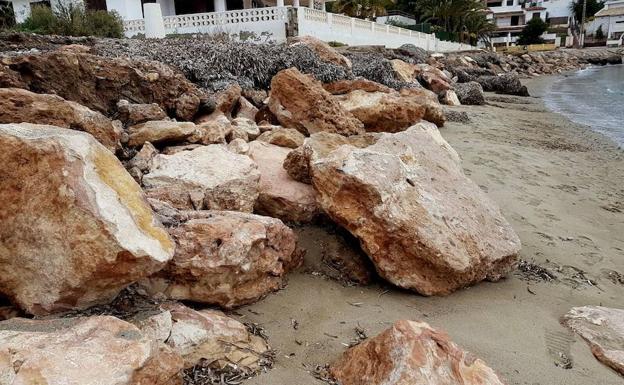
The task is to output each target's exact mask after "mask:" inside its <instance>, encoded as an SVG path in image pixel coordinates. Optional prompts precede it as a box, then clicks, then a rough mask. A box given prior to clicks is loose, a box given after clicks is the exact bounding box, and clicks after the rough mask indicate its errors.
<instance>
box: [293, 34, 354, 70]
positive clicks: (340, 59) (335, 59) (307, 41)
mask: <svg viewBox="0 0 624 385" xmlns="http://www.w3.org/2000/svg"><path fill="white" fill-rule="evenodd" d="M290 40H291V42H292V43H291V44H293V45H294V44H303V45H305V46H307V47H308V48H310V49H311V50H312V51H313V52H314V53H315V54H317V55H318V57H319V59H321V60H322V61H324V62H327V63H332V64H336V65H339V66H341V67H344V68H345V69H347V70H350V69H351V66H352V65H351V60H349V59H348V58H347V57H345V56H343V55H341V54H339V53H338V52H337V51H336V50H335V49H333V48H332V47H330V46H329V44H327V43H325V42H324V41H322V40H319V39H317V38H314V37H312V36H297V37H294V38H292V39H290Z"/></svg>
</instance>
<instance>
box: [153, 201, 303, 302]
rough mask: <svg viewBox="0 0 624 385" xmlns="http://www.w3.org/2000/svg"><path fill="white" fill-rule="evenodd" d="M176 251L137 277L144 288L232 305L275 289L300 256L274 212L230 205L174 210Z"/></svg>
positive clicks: (172, 232) (155, 291) (173, 295)
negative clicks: (224, 208)
mask: <svg viewBox="0 0 624 385" xmlns="http://www.w3.org/2000/svg"><path fill="white" fill-rule="evenodd" d="M176 221H177V222H179V223H180V224H179V225H178V226H177V227H174V228H172V229H170V233H171V235H172V236H173V238H174V240H175V241H176V245H177V247H176V253H175V256H174V258H173V260H172V261H171V262H170V263H169V264H168V265H167V267H166V268H165V269H163V270H162V271H160V272H158V273H156V274H155V275H153V276H152V277H150V278H148V279H145V280H143V281H142V282H141V283H142V285H144V286H145V287H146V288H147V289H148V291H149V292H150V293H164V294H165V295H166V296H168V297H169V298H172V299H179V300H190V301H196V302H203V303H209V304H215V305H219V306H221V307H224V308H232V307H236V306H240V305H244V304H247V303H251V302H254V301H256V300H258V299H259V298H261V297H263V296H265V295H266V294H268V293H270V292H272V291H275V290H278V289H280V288H281V285H282V283H283V280H284V275H285V274H286V273H287V272H288V271H289V270H290V269H292V268H294V267H296V266H297V265H298V264H299V263H300V262H301V255H300V253H299V251H298V250H297V240H296V237H295V234H294V233H293V231H292V230H291V229H289V228H288V227H287V226H285V225H284V224H283V223H282V221H280V220H279V219H275V218H268V217H262V216H259V215H254V214H247V213H241V212H234V211H212V210H210V211H194V212H190V213H189V212H182V213H179V214H175V218H172V219H171V222H176Z"/></svg>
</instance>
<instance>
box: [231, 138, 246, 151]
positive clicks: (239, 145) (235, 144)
mask: <svg viewBox="0 0 624 385" xmlns="http://www.w3.org/2000/svg"><path fill="white" fill-rule="evenodd" d="M227 148H228V150H230V151H231V152H233V153H235V154H241V155H247V154H249V143H247V142H246V141H245V139H241V138H236V139H234V140H232V141H231V142H230V143H228V145H227Z"/></svg>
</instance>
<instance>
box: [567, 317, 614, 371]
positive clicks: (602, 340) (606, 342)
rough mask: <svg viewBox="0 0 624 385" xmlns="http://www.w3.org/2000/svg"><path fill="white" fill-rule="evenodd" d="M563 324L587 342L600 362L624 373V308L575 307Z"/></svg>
mask: <svg viewBox="0 0 624 385" xmlns="http://www.w3.org/2000/svg"><path fill="white" fill-rule="evenodd" d="M563 323H564V324H565V325H567V326H568V327H569V328H570V329H572V330H573V331H574V332H576V333H577V334H578V335H580V336H581V337H583V339H584V340H585V341H587V343H588V344H589V347H590V348H591V351H592V353H593V354H594V356H595V357H596V358H597V359H598V360H599V361H600V362H602V363H603V364H605V365H607V366H608V367H610V368H612V369H613V370H615V371H616V372H618V373H620V374H621V375H624V310H622V309H614V308H608V307H603V306H583V307H575V308H572V309H571V310H570V311H569V312H568V314H566V315H565V316H564V318H563Z"/></svg>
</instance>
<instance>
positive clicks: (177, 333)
mask: <svg viewBox="0 0 624 385" xmlns="http://www.w3.org/2000/svg"><path fill="white" fill-rule="evenodd" d="M160 309H161V311H162V312H161V313H158V314H155V315H152V316H149V317H148V318H146V319H141V320H136V321H134V323H135V324H137V326H138V327H139V328H140V329H141V331H142V332H143V334H144V335H151V336H153V337H154V338H155V339H157V340H158V341H160V342H162V343H164V344H166V345H167V346H169V347H170V348H171V349H172V350H173V351H174V352H175V353H177V354H179V355H180V356H182V358H183V359H184V367H186V368H189V367H192V366H194V365H197V364H199V363H200V362H201V361H204V362H207V363H209V366H210V367H211V368H213V369H224V368H226V367H228V365H231V364H232V363H236V366H237V369H239V370H241V371H244V372H246V373H251V372H255V371H257V370H259V369H260V363H261V360H262V358H263V354H264V353H266V352H267V351H268V350H269V347H268V346H267V343H266V342H265V341H264V340H263V339H262V338H260V337H258V336H256V335H253V334H250V333H249V331H248V330H247V328H246V327H245V325H243V324H242V323H240V322H238V321H236V320H234V319H232V318H229V317H227V316H225V315H224V314H223V313H221V312H219V311H214V310H200V311H195V310H193V309H190V308H188V307H186V306H184V305H182V304H177V303H166V304H163V305H161V307H160Z"/></svg>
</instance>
